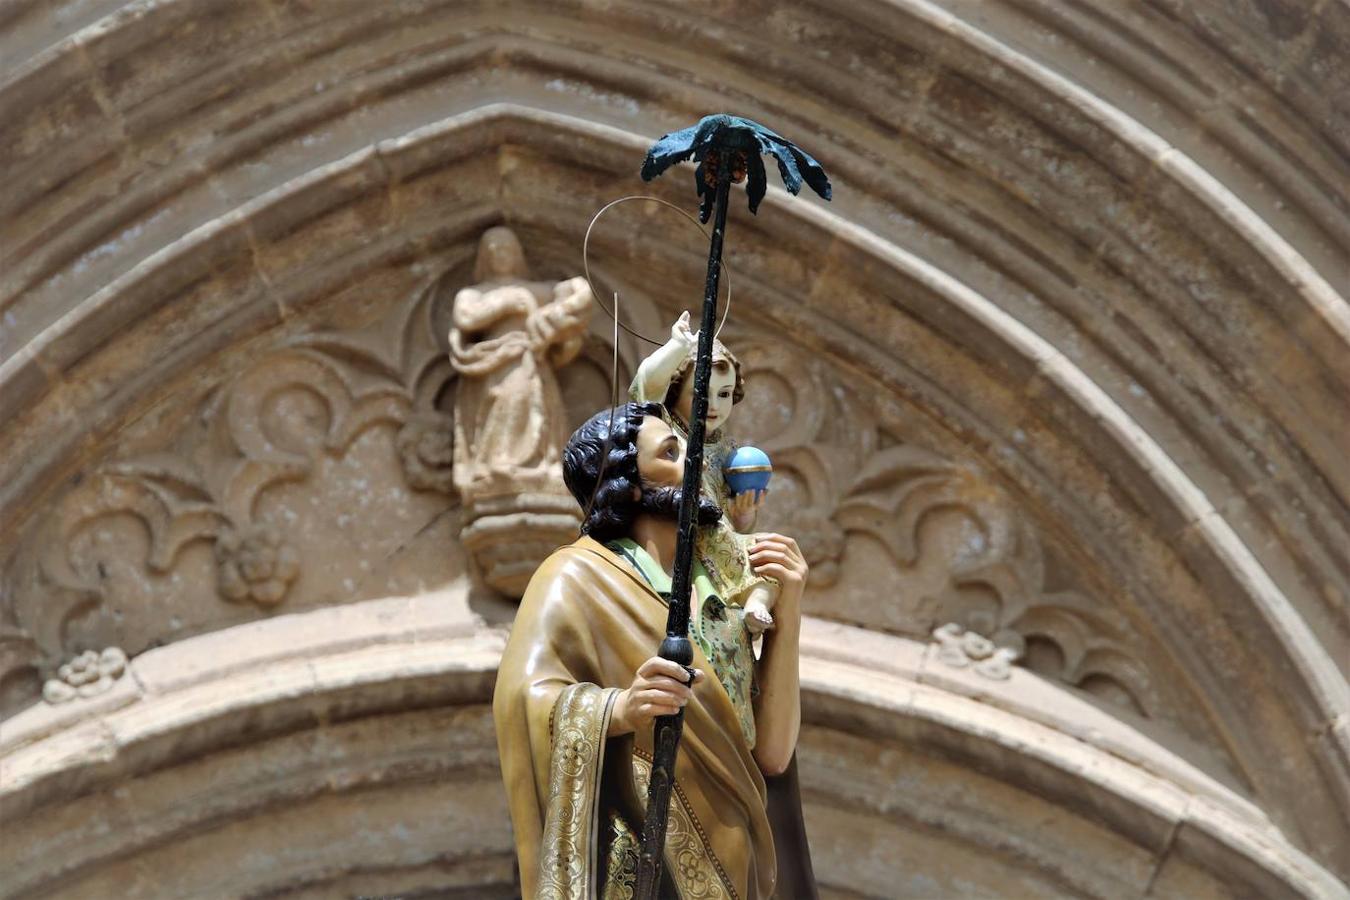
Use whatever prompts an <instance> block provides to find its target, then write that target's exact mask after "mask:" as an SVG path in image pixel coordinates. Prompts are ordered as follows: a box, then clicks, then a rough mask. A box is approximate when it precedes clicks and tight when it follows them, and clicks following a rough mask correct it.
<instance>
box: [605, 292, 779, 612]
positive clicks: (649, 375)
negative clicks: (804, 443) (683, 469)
mask: <svg viewBox="0 0 1350 900" xmlns="http://www.w3.org/2000/svg"><path fill="white" fill-rule="evenodd" d="M697 350H698V336H697V334H695V333H694V332H692V331H690V329H689V313H688V312H685V313H684V314H683V315H681V316H680V318H679V320H678V321H676V323H675V324H674V325H673V326H672V327H671V329H670V340H669V341H667V342H666V343H665V344H663V345H662V346H661V347H660V348H659V349H657V350H656V352H654V353H652V355H651V356H648V357H647V358H646V359H644V360H643V361H642V364H641V365H639V366H638V370H637V374H636V375H634V377H633V384H632V387H630V388H629V391H628V393H629V397H630V398H631V399H632V400H634V401H637V402H639V403H642V402H655V403H660V404H662V405H663V406H664V407H665V410H666V413H667V418H668V419H669V421H670V426H671V428H672V429H674V430H675V432H676V433H677V434H679V435H680V437H682V438H685V439H687V438H688V436H689V434H688V422H689V417H690V410H691V407H692V406H693V402H694V359H695V356H696V354H697ZM744 396H745V382H744V380H743V379H742V378H741V365H740V363H739V362H738V361H737V359H736V357H735V356H733V355H732V353H731V351H730V350H728V349H727V348H726V346H725V345H724V344H723V343H722V342H721V341H719V340H714V341H713V359H712V374H711V377H710V378H709V380H708V414H707V417H706V418H705V419H704V428H705V431H704V434H705V435H706V436H705V438H704V445H703V453H704V455H703V493H704V494H705V495H707V496H708V497H709V498H711V499H712V500H713V501H714V502H716V503H717V505H718V506H720V507H721V508H722V513H723V517H722V519H721V520H720V521H719V522H718V523H717V524H716V525H713V526H711V527H708V528H702V529H700V530H699V532H698V536H697V538H696V539H695V544H694V551H695V553H696V554H697V556H698V559H699V561H700V562H701V563H703V567H704V569H706V570H707V572H708V574H709V577H710V578H711V579H712V580H713V583H714V587H715V588H716V590H717V593H718V594H719V595H720V596H721V597H722V598H723V599H724V602H725V603H726V604H727V605H729V606H733V607H741V608H742V609H743V610H744V613H745V626H746V628H747V629H748V630H749V632H750V633H751V634H752V635H758V634H761V633H763V632H764V631H765V630H767V629H769V628H772V627H773V614H772V613H771V612H770V610H772V609H773V604H774V601H775V600H777V599H778V587H779V586H778V582H777V581H775V580H774V579H772V578H768V577H766V576H761V575H756V574H755V572H754V570H753V569H752V568H751V566H750V556H749V552H748V550H747V548H748V547H749V546H750V544H752V543H753V542H754V541H753V539H752V538H751V537H749V536H748V535H746V534H744V533H743V532H748V531H750V530H752V529H753V528H754V524H755V518H756V515H757V514H758V512H759V507H760V506H761V505H762V504H763V502H764V494H765V493H766V491H765V490H758V491H753V490H747V491H742V492H740V493H738V494H733V493H732V490H731V488H730V486H729V485H728V484H727V479H726V477H725V474H724V470H725V468H726V464H727V461H728V460H729V459H730V458H731V455H732V451H733V450H734V449H735V448H734V447H733V446H732V443H731V441H730V440H729V439H728V438H727V437H726V433H725V431H724V430H723V427H724V426H725V425H726V423H727V420H728V418H729V417H730V415H731V409H732V407H733V406H734V405H735V404H737V403H739V402H740V401H741V399H742V398H743V397H744Z"/></svg>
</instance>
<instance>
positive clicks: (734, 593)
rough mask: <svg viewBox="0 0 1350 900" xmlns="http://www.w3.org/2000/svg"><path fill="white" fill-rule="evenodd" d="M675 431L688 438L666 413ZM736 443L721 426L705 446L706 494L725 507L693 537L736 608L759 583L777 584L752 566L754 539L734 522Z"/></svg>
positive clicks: (720, 592) (720, 590)
mask: <svg viewBox="0 0 1350 900" xmlns="http://www.w3.org/2000/svg"><path fill="white" fill-rule="evenodd" d="M665 419H666V422H667V424H669V425H670V428H671V430H672V431H674V432H675V433H676V434H678V435H679V436H680V437H681V438H682V439H684V440H686V441H687V440H688V439H689V435H688V434H686V433H685V430H684V427H683V426H682V425H681V424H680V423H679V421H678V420H677V419H676V418H675V417H674V416H672V415H670V414H669V413H666V416H665ZM735 449H736V448H735V446H734V445H733V444H732V442H731V441H730V440H728V439H727V438H726V437H724V436H723V434H722V430H721V429H720V428H719V429H718V430H716V431H714V432H713V433H712V434H710V435H708V441H707V442H706V443H705V444H704V445H703V493H704V495H705V496H707V497H708V498H710V499H711V500H712V501H713V502H714V503H716V504H717V506H718V507H719V508H720V509H721V510H722V519H721V521H719V522H718V523H717V524H716V525H713V526H711V527H708V528H700V529H699V532H698V536H697V537H696V538H695V539H694V553H695V554H696V555H697V556H698V559H699V562H701V563H703V567H704V568H705V569H707V571H708V574H709V576H710V577H711V578H712V580H713V584H714V585H716V587H717V593H718V595H719V596H721V597H724V598H725V599H726V602H727V603H728V604H729V605H731V606H734V607H737V608H739V607H742V606H744V605H745V599H746V596H747V595H748V594H749V593H750V589H751V588H753V587H754V586H755V585H757V584H763V583H768V584H777V583H778V582H777V581H775V580H774V579H772V578H767V577H764V576H762V575H756V574H755V570H754V569H752V568H751V567H750V551H749V547H750V545H751V544H752V543H753V539H752V538H751V537H750V536H749V535H745V534H741V533H739V532H738V531H736V529H735V528H733V527H732V525H731V514H730V512H729V511H728V507H729V506H730V505H731V491H730V489H729V488H728V487H727V479H726V474H725V470H726V464H727V460H729V459H730V458H731V454H732V452H733V451H734V450H735Z"/></svg>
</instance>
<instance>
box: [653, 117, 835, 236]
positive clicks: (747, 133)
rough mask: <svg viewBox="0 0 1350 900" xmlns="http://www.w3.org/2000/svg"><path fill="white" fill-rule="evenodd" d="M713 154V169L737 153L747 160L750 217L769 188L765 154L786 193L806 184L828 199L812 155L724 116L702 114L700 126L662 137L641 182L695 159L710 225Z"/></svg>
mask: <svg viewBox="0 0 1350 900" xmlns="http://www.w3.org/2000/svg"><path fill="white" fill-rule="evenodd" d="M710 152H711V153H712V154H713V159H712V160H711V162H712V164H713V166H717V165H720V164H722V161H723V160H724V159H731V158H732V156H733V155H737V154H740V155H743V156H744V162H745V165H746V185H745V188H746V193H747V194H748V196H749V199H750V212H752V213H753V212H755V211H756V210H757V209H758V208H759V203H760V201H761V200H763V199H764V192H765V191H766V190H767V184H766V176H765V171H764V161H763V160H762V159H761V158H760V156H761V154H770V155H772V156H773V158H774V159H775V160H777V162H778V174H779V175H781V176H782V178H783V186H784V187H785V188H787V190H788V193H791V194H794V195H795V194H797V193H798V192H799V191H800V190H801V189H802V182H803V181H805V182H806V184H807V185H809V186H810V187H811V189H812V190H813V191H815V192H816V193H817V194H819V195H820V196H821V197H823V198H824V199H826V200H829V199H830V179H829V178H828V177H827V176H826V175H825V170H824V169H823V168H821V166H820V163H818V162H816V160H815V159H814V158H813V157H812V156H811V155H810V154H809V153H807V152H806V151H804V150H802V149H801V148H800V147H798V146H797V145H796V144H794V143H792V142H791V141H789V140H788V139H786V138H784V137H782V136H781V135H779V134H777V133H775V132H773V131H770V130H769V129H768V128H765V127H764V126H763V125H760V124H759V123H758V122H753V121H751V120H750V119H743V118H741V117H740V116H729V115H726V114H722V115H716V116H704V117H703V118H702V119H700V120H699V122H698V124H697V125H693V126H691V127H689V128H684V129H681V130H680V131H672V132H671V133H670V134H667V135H663V136H662V137H661V139H660V140H659V141H657V142H656V143H655V144H652V146H651V149H650V150H648V151H647V159H646V160H645V161H644V162H643V164H642V178H643V180H644V181H651V180H652V179H653V178H656V177H657V176H658V175H660V174H661V173H662V172H664V171H665V170H666V169H668V168H670V167H671V166H673V165H675V164H676V163H680V162H684V161H685V160H687V159H694V160H696V161H697V162H698V168H697V169H696V170H695V172H694V179H695V190H696V191H697V193H698V197H699V200H700V204H699V213H700V216H701V218H702V219H703V221H705V222H706V221H708V215H709V214H710V213H711V212H712V204H713V189H712V178H710V177H707V176H708V175H709V174H710V172H711V171H712V170H710V169H709V167H708V163H709V162H710V160H709V158H708V155H709V153H710Z"/></svg>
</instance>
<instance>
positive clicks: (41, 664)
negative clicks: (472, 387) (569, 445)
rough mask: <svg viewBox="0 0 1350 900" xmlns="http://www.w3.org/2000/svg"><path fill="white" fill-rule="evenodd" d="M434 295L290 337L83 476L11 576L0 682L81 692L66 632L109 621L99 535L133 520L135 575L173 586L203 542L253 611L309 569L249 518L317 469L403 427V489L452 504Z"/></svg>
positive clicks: (223, 580)
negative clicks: (439, 401)
mask: <svg viewBox="0 0 1350 900" xmlns="http://www.w3.org/2000/svg"><path fill="white" fill-rule="evenodd" d="M437 288H438V278H432V279H430V280H429V281H427V282H426V283H425V284H424V285H423V287H422V288H421V289H419V290H418V291H417V292H416V294H415V295H414V296H412V297H411V298H410V302H408V303H407V304H404V305H403V307H402V308H401V309H400V311H399V312H398V313H397V315H396V318H395V319H394V320H393V321H381V322H378V323H376V324H375V325H373V326H371V327H369V328H368V329H365V330H362V331H356V332H334V333H329V332H318V333H310V334H304V335H299V336H296V337H293V338H291V339H289V340H287V341H286V342H285V343H284V344H283V345H282V346H280V347H278V348H277V349H276V350H274V351H272V352H271V353H270V354H267V355H264V356H263V357H261V358H260V359H257V360H256V361H255V362H253V363H252V364H251V365H249V366H248V367H247V368H246V369H245V370H243V371H242V372H240V373H238V374H237V375H236V376H234V377H233V378H232V379H230V380H229V381H228V382H226V383H225V384H224V385H223V386H222V387H220V388H219V389H217V390H215V391H213V392H211V393H209V394H208V395H206V396H205V397H204V398H203V399H202V400H201V401H200V403H199V406H198V408H197V409H196V410H195V416H193V417H191V421H188V422H185V425H184V427H182V428H181V429H180V430H179V431H178V432H176V433H175V434H173V435H172V436H171V437H170V438H169V439H168V441H167V442H166V443H165V444H164V445H163V446H162V449H159V450H154V451H151V452H142V453H139V454H137V455H135V456H132V457H129V458H123V459H118V460H116V461H113V462H108V463H105V464H104V465H102V466H101V467H99V468H98V469H96V470H95V471H93V472H92V473H90V474H88V475H86V476H84V477H83V478H82V479H80V480H79V481H78V483H77V484H76V485H75V487H74V488H73V489H72V490H71V491H70V492H69V493H68V494H67V495H66V496H65V497H64V498H63V499H62V500H61V501H60V502H59V503H57V504H55V506H54V508H53V511H52V512H51V513H50V514H48V515H47V516H46V517H45V518H44V519H43V520H41V521H40V522H39V523H38V524H36V525H35V526H34V527H33V528H32V529H31V530H30V531H29V532H28V534H27V539H26V540H25V541H24V542H23V545H22V546H21V548H20V549H19V551H18V553H17V554H16V555H15V556H14V557H12V558H11V561H10V563H9V565H8V567H7V571H6V572H5V573H4V574H5V576H6V578H5V580H6V582H7V583H8V584H9V585H11V589H10V590H7V591H6V596H7V599H9V598H12V599H11V600H10V602H7V603H6V604H5V608H4V609H3V616H4V618H3V620H2V623H3V628H2V629H0V676H3V675H4V674H5V673H7V672H10V671H15V670H17V669H22V668H25V667H37V668H38V669H39V670H40V671H41V670H46V671H48V672H53V671H56V670H57V669H58V667H59V669H60V672H65V671H66V667H67V666H73V667H74V668H73V669H72V670H71V671H72V672H74V673H75V674H74V675H73V676H72V677H73V678H74V679H75V682H79V679H80V678H82V677H84V676H83V675H82V674H80V673H82V672H84V671H85V668H87V663H88V660H87V659H86V656H87V654H86V655H82V656H79V657H77V659H76V661H75V662H71V663H67V664H65V665H61V664H60V660H62V659H67V658H68V657H69V650H68V649H67V648H68V645H69V644H70V643H71V638H70V631H71V628H72V626H73V624H74V623H76V622H79V621H82V620H83V621H88V620H89V618H90V617H91V614H94V615H97V616H102V617H103V618H104V619H106V618H107V617H108V615H109V614H110V610H109V609H108V605H107V596H108V590H109V584H110V582H109V577H110V576H109V572H108V565H107V564H106V563H105V562H104V561H103V560H102V559H101V558H100V556H99V550H98V546H97V544H98V538H99V537H101V536H106V535H103V534H102V532H103V530H104V529H105V527H106V525H107V523H110V522H116V521H119V520H121V521H125V520H127V519H128V517H130V519H131V520H134V521H136V522H138V523H139V524H140V525H141V526H142V528H143V529H144V534H145V536H146V543H145V546H146V551H145V557H144V559H143V560H142V564H143V566H144V571H145V572H146V573H147V574H149V575H153V576H162V577H165V578H170V577H176V575H175V572H176V571H177V570H178V569H179V568H181V563H182V560H183V558H184V551H185V550H186V549H187V548H188V547H189V546H190V545H192V544H194V543H198V542H202V541H205V542H208V543H209V545H210V547H211V550H212V559H213V566H212V571H213V573H214V581H215V589H216V591H217V592H218V594H219V596H220V597H221V599H223V600H226V601H229V602H231V603H238V604H248V605H253V606H256V607H258V608H260V609H261V608H271V607H276V606H278V605H280V604H282V603H284V602H285V600H286V598H287V596H288V595H289V594H290V593H291V591H292V590H293V589H294V587H295V585H296V584H297V583H298V582H299V580H300V579H301V578H303V577H304V564H305V561H304V560H303V559H302V558H301V554H300V551H299V549H298V547H297V546H296V544H295V542H294V541H292V540H290V539H288V537H287V535H288V527H290V526H291V525H292V524H293V523H289V522H287V523H283V522H279V521H271V520H269V519H267V518H261V519H260V518H257V510H258V509H259V506H260V503H259V500H260V498H262V497H263V495H264V494H265V493H266V492H267V491H268V490H269V489H270V488H272V487H273V486H278V485H282V484H286V483H303V482H305V481H306V480H307V479H309V478H310V477H311V476H312V474H313V473H314V471H315V470H316V467H317V466H318V465H319V463H320V460H321V459H322V458H329V459H335V458H340V457H341V456H342V454H343V453H344V452H345V451H346V450H347V449H348V448H349V447H350V446H351V444H352V443H353V442H354V441H356V440H357V439H358V438H359V437H360V436H361V435H362V434H363V433H364V432H366V431H367V430H369V429H370V428H372V427H373V426H375V425H378V424H381V423H388V424H392V425H394V426H397V428H398V429H399V430H398V432H397V437H396V439H395V444H396V448H395V450H396V456H397V459H398V460H399V462H400V463H401V466H402V471H403V473H404V477H405V479H406V482H407V484H408V486H409V487H411V488H413V489H414V490H416V491H423V492H439V493H442V494H445V495H447V500H449V497H450V496H452V495H453V492H454V485H453V483H452V479H451V475H450V473H451V470H452V465H453V458H452V452H451V441H452V437H451V435H452V425H453V420H452V417H451V416H450V415H449V414H448V413H445V412H442V411H440V410H438V409H436V408H435V406H434V403H435V400H436V397H437V396H438V395H439V394H440V393H442V392H443V390H444V388H445V386H446V385H447V384H448V383H449V382H450V381H451V380H452V379H453V378H454V372H453V370H452V369H451V367H450V364H449V360H448V359H447V358H446V355H445V351H444V346H443V341H438V340H437V339H436V337H435V336H434V333H433V332H432V330H431V326H432V321H433V320H432V310H431V309H430V306H431V303H432V299H433V296H434V295H435V293H436V290H437ZM132 563H134V561H128V564H132ZM114 615H115V614H114ZM100 627H101V628H102V629H103V630H107V628H106V625H105V626H100ZM108 652H111V651H108ZM118 652H119V653H120V651H118ZM105 655H107V653H105ZM100 658H102V657H100ZM81 660H83V662H81ZM96 683H100V684H101V683H102V681H96ZM62 685H64V687H63V686H62ZM81 686H82V685H81V684H78V683H72V682H71V681H70V680H69V679H67V678H65V677H63V676H62V675H60V674H58V675H57V677H56V678H55V679H52V680H49V681H48V682H47V688H46V689H45V694H46V695H47V696H48V698H49V699H54V698H58V697H59V698H61V699H69V697H68V695H69V694H70V690H67V688H70V689H73V690H74V691H75V695H81Z"/></svg>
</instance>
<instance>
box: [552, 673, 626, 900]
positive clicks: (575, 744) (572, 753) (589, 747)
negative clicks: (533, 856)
mask: <svg viewBox="0 0 1350 900" xmlns="http://www.w3.org/2000/svg"><path fill="white" fill-rule="evenodd" d="M618 693H619V689H618V688H609V689H605V688H600V687H597V686H596V685H593V684H570V685H568V686H567V687H565V688H563V689H562V691H561V693H559V694H558V702H557V703H555V704H554V707H553V715H552V718H551V722H550V726H551V730H552V738H553V752H552V758H551V762H550V767H549V797H548V810H547V812H546V813H545V815H544V841H543V847H542V852H541V853H540V854H539V897H540V898H541V900H555V898H556V900H582V898H587V897H593V896H595V895H594V892H593V891H591V890H590V889H589V887H590V884H591V883H592V881H593V878H594V875H593V873H592V871H591V870H592V860H594V859H595V858H596V853H597V849H598V842H597V838H598V830H599V828H598V826H599V819H600V803H599V801H600V773H601V771H602V770H603V768H604V763H605V745H606V743H607V737H608V733H609V719H610V715H611V713H612V712H613V710H614V698H615V697H616V696H617V695H618Z"/></svg>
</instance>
